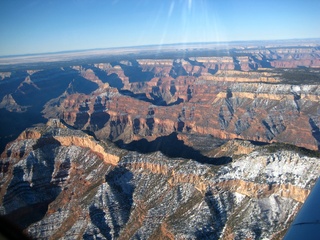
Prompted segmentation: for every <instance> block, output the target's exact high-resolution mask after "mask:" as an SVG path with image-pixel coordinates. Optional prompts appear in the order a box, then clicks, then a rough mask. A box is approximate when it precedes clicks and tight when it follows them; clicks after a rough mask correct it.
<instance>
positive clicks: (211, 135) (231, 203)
mask: <svg viewBox="0 0 320 240" xmlns="http://www.w3.org/2000/svg"><path fill="white" fill-rule="evenodd" d="M319 46H320V44H318V45H317V44H313V43H312V44H305V45H292V46H291V45H288V46H286V45H281V46H279V45H278V44H274V45H272V44H270V45H269V46H259V45H257V46H252V45H243V44H242V45H239V46H233V47H232V48H229V49H223V50H214V51H213V52H211V53H210V56H208V54H209V53H207V52H206V51H202V50H201V51H200V50H199V51H198V52H197V51H195V50H194V51H190V52H187V51H184V52H178V53H177V52H174V53H172V52H170V53H163V54H162V57H161V58H155V57H153V58H151V57H149V58H146V55H144V54H142V53H141V55H139V54H140V53H139V54H137V55H134V54H133V55H129V56H125V57H121V56H117V57H110V61H98V60H101V59H97V61H91V60H90V61H89V60H88V61H87V62H86V63H83V61H84V60H81V64H69V63H66V62H63V63H61V64H60V65H59V63H56V62H55V63H54V64H53V63H52V64H47V65H39V66H42V67H43V68H39V66H34V64H33V65H30V66H28V65H26V66H23V67H21V66H19V65H17V66H16V67H15V66H8V67H7V69H6V70H4V71H2V72H1V73H0V114H1V118H0V132H1V136H0V150H1V151H0V152H3V153H2V155H1V159H0V214H1V215H4V216H6V217H7V218H8V219H10V220H11V221H13V222H15V223H16V224H17V225H19V226H20V227H21V228H22V229H23V230H24V233H25V234H27V235H29V236H31V237H32V238H35V239H74V238H83V239H95V238H98V239H99V238H100V239H101V238H102V239H244V238H246V239H263V238H266V239H281V238H282V237H283V236H284V234H285V232H286V231H287V229H288V227H289V226H290V223H291V222H292V220H293V219H294V217H295V215H296V213H297V212H298V211H299V209H300V207H301V206H302V204H303V202H304V201H305V199H306V198H307V196H308V194H309V193H310V191H311V189H312V187H313V185H314V183H315V181H316V180H317V178H318V176H319V167H320V165H319V157H320V155H319V149H320V129H319V128H320V118H319V115H320V104H319V100H320V84H319V83H320V48H319ZM173 55H174V56H175V57H172V56H173ZM177 55H178V56H177ZM148 56H149V55H148ZM2 68H4V67H2ZM32 212H36V214H34V215H33V216H32V217H30V216H31V215H30V214H31V213H32Z"/></svg>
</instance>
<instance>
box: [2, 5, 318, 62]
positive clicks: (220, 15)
mask: <svg viewBox="0 0 320 240" xmlns="http://www.w3.org/2000/svg"><path fill="white" fill-rule="evenodd" d="M0 7H1V9H2V10H3V11H2V12H3V13H2V15H1V16H0V31H1V33H2V37H1V40H0V56H12V55H26V54H42V53H56V52H66V51H84V50H95V49H107V48H125V47H140V46H158V45H159V46H161V45H170V44H189V43H225V42H236V41H268V40H285V39H289V40H290V39H308V38H310V39H316V38H320V33H319V31H316V29H317V28H318V24H319V18H318V13H317V9H319V8H320V1H313V0H306V1H303V2H301V1H289V0H284V1H273V0H272V1H269V2H268V3H264V2H256V1H249V0H244V1H241V2H240V1H236V0H226V1H223V2H220V1H218V2H214V1H209V0H197V1H195V0H163V1H150V0H139V1H128V0H110V1H102V0H73V1H67V2H61V1H59V2H58V1H39V0H30V1H23V0H14V1H2V2H0Z"/></svg>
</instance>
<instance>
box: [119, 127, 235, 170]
mask: <svg viewBox="0 0 320 240" xmlns="http://www.w3.org/2000/svg"><path fill="white" fill-rule="evenodd" d="M115 143H116V145H117V146H118V147H120V148H123V149H126V150H129V151H137V152H140V153H152V152H156V151H160V152H161V153H163V154H164V155H166V156H168V157H170V158H185V159H193V160H195V161H197V162H199V163H205V164H212V165H223V164H227V163H230V162H231V161H232V158H231V157H220V158H210V157H207V156H204V155H203V154H201V152H200V151H198V150H195V149H194V148H192V147H189V146H187V145H185V144H184V142H183V141H182V140H179V139H178V137H177V133H171V134H170V135H168V136H162V137H158V138H157V139H155V140H154V141H151V142H148V141H147V140H146V139H141V140H137V141H132V142H131V143H128V144H126V143H124V142H123V141H122V140H118V141H116V142H115Z"/></svg>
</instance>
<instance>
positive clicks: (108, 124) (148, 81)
mask: <svg viewBox="0 0 320 240" xmlns="http://www.w3.org/2000/svg"><path fill="white" fill-rule="evenodd" d="M212 54H213V56H197V57H184V58H183V57H180V58H178V57H177V58H173V59H170V58H164V59H146V58H142V59H139V58H138V59H133V58H128V59H122V60H119V61H111V62H101V63H95V64H83V65H76V66H68V67H60V68H49V69H43V70H27V71H22V70H16V71H12V72H8V71H6V72H2V73H1V78H2V80H1V82H0V84H1V88H0V89H1V90H0V99H2V101H1V102H0V112H1V114H2V115H3V116H6V117H4V118H1V119H0V126H6V127H4V129H1V131H2V132H3V136H0V140H1V147H2V149H3V148H4V146H5V144H6V143H7V142H8V141H10V140H13V139H14V138H15V137H17V135H18V134H19V133H20V132H21V131H23V130H24V129H25V128H26V127H30V126H31V125H32V124H34V123H38V122H45V119H44V118H43V117H45V118H47V119H48V118H55V117H58V118H61V119H64V121H66V122H67V123H68V124H70V125H72V126H74V127H76V128H79V129H85V130H90V131H92V132H94V133H95V134H96V136H97V137H98V138H99V139H104V140H107V139H109V140H112V141H123V142H124V143H130V142H132V141H135V140H136V141H137V140H141V139H147V140H148V141H153V140H155V139H157V138H159V137H162V136H168V135H170V134H171V133H173V132H175V133H191V134H201V135H203V134H209V135H212V136H214V137H216V138H221V139H234V138H241V139H246V140H254V141H261V142H274V141H276V142H285V143H290V144H295V145H298V146H302V147H306V148H310V149H318V148H319V144H320V142H319V141H320V137H319V136H320V133H319V127H320V123H319V120H318V119H319V118H318V116H319V111H320V110H319V105H318V101H319V96H320V93H319V87H318V86H319V82H320V77H319V76H320V75H319V74H320V73H319V69H318V67H319V61H320V60H319V59H320V52H319V48H318V47H316V46H313V45H310V46H295V47H292V46H282V47H279V46H269V47H263V48H262V47H252V46H249V47H243V46H242V47H235V48H232V49H229V50H226V51H225V52H221V53H220V54H217V53H215V54H214V53H212ZM12 121H15V127H10V122H12ZM297 134H299V136H302V137H299V138H297V137H296V136H297Z"/></svg>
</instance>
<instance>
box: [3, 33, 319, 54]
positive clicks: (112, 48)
mask: <svg viewBox="0 0 320 240" xmlns="http://www.w3.org/2000/svg"><path fill="white" fill-rule="evenodd" d="M302 40H320V38H288V39H269V40H263V39H262V40H261V39H260V40H234V41H219V42H218V41H213V42H185V43H184V42H180V43H165V44H146V45H132V46H121V47H100V48H87V49H75V50H62V51H52V52H37V53H23V54H9V55H0V58H15V57H32V56H42V55H58V54H66V53H77V52H90V51H102V50H117V49H131V48H144V47H153V48H157V47H158V48H159V47H162V46H167V47H169V46H179V45H192V44H195V45H201V44H205V45H209V44H214V45H219V44H222V45H227V44H234V43H249V42H277V41H302Z"/></svg>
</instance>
